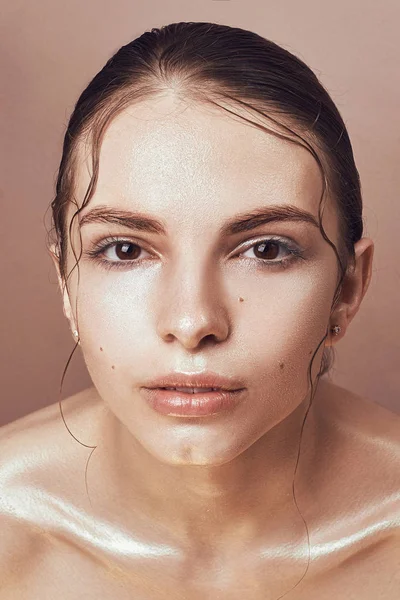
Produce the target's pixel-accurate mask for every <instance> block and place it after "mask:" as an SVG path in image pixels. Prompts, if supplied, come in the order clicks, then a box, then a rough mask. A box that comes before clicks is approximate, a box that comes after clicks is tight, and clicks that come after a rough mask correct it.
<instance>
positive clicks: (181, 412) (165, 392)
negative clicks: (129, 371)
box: [142, 387, 245, 417]
mask: <svg viewBox="0 0 400 600" xmlns="http://www.w3.org/2000/svg"><path fill="white" fill-rule="evenodd" d="M244 392H245V389H244V388H242V389H237V390H226V389H223V388H204V387H200V388H198V387H183V388H166V387H158V388H142V395H143V397H144V398H145V400H146V401H147V403H148V404H149V406H150V407H151V408H152V409H153V410H155V411H156V412H158V413H161V414H163V415H169V416H175V417H205V416H210V415H214V414H217V413H221V412H226V411H229V410H233V409H234V408H235V407H236V406H237V405H238V403H239V401H240V400H241V399H242V398H243V393H244Z"/></svg>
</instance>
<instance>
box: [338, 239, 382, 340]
mask: <svg viewBox="0 0 400 600" xmlns="http://www.w3.org/2000/svg"><path fill="white" fill-rule="evenodd" d="M354 252H355V263H354V266H353V267H351V268H350V269H349V271H348V273H346V276H345V278H344V280H343V285H342V292H341V295H340V300H339V302H338V303H337V305H336V307H335V309H334V312H333V314H332V316H331V320H330V327H332V326H333V325H339V326H340V328H341V331H340V333H339V334H338V335H333V334H332V333H331V332H330V333H329V337H328V340H327V344H326V346H333V345H335V343H336V342H337V341H339V340H340V339H342V337H343V336H344V335H345V334H346V330H347V328H348V326H349V325H350V323H351V321H352V320H353V318H354V316H355V315H356V314H357V312H358V309H359V308H360V304H361V302H362V299H363V298H364V296H365V293H366V291H367V289H368V287H369V284H370V281H371V276H372V260H373V256H374V242H373V241H372V240H371V239H369V238H362V239H361V240H359V241H358V242H357V243H356V244H354Z"/></svg>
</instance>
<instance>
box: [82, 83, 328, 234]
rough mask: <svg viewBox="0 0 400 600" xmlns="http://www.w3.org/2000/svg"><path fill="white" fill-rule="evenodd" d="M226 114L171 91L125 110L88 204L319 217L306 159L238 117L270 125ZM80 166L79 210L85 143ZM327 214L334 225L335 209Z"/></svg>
mask: <svg viewBox="0 0 400 600" xmlns="http://www.w3.org/2000/svg"><path fill="white" fill-rule="evenodd" d="M229 110H233V111H234V112H235V113H237V114H236V115H234V114H231V113H228V112H226V111H225V110H223V109H221V108H218V107H213V106H210V105H208V104H203V103H193V102H188V101H186V100H181V99H178V98H177V96H176V95H174V94H166V95H164V96H161V95H160V96H159V97H155V98H152V99H150V100H146V101H142V102H140V103H136V104H133V105H131V106H129V107H128V108H127V109H125V110H124V111H123V112H121V113H120V114H119V115H118V116H117V117H116V118H114V120H113V121H112V122H111V124H110V125H109V126H108V128H107V130H106V133H105V136H104V139H103V141H102V145H101V150H100V164H99V178H98V183H97V188H96V193H95V195H94V196H93V198H92V199H91V200H90V206H91V207H94V206H96V205H100V204H101V205H102V204H105V203H107V204H109V205H113V206H118V207H119V208H126V209H130V208H137V209H140V210H143V211H147V212H149V213H154V215H161V216H165V218H166V219H167V220H171V219H172V220H173V219H174V218H175V219H178V220H179V219H181V218H182V211H185V209H189V210H190V211H191V214H194V212H195V213H196V214H197V215H198V216H199V217H200V218H203V217H206V215H207V214H209V213H210V209H211V210H212V213H213V215H214V217H215V216H216V215H220V216H221V218H222V217H223V216H230V215H232V214H233V213H235V212H237V211H242V210H251V209H252V208H254V207H259V206H262V205H267V204H292V205H295V206H299V207H301V208H305V209H306V210H309V211H310V212H312V213H313V214H314V215H317V214H318V205H319V201H320V198H321V194H322V189H323V188H322V185H323V182H322V175H321V173H320V170H319V167H318V165H317V163H316V161H315V159H314V158H313V157H312V155H311V154H310V153H309V152H308V151H307V150H306V149H305V148H302V147H300V146H299V145H297V144H294V143H292V142H290V141H288V140H284V139H282V138H280V137H278V136H276V135H273V134H271V133H267V132H266V131H262V130H261V129H259V128H257V127H256V126H255V125H252V124H250V123H246V122H245V121H243V120H242V119H241V118H240V116H238V115H240V114H242V115H244V116H245V118H247V119H251V120H255V121H256V122H258V123H260V124H263V125H265V126H266V127H269V128H271V123H270V122H269V121H268V120H267V119H262V117H258V116H257V117H255V116H254V114H250V113H249V111H247V112H244V111H242V110H240V109H238V108H237V107H235V108H233V107H232V106H230V107H229ZM272 127H275V129H277V127H276V126H275V125H272ZM78 163H79V168H78V177H77V189H76V192H77V200H78V204H79V206H80V205H81V203H82V201H83V198H84V195H85V193H86V189H87V186H88V184H89V181H90V174H91V160H90V148H89V147H88V146H87V147H83V146H82V145H81V147H80V152H79V161H78ZM329 204H331V203H330V202H328V209H327V210H326V212H329ZM331 210H332V209H331ZM193 211H194V212H193ZM326 217H327V218H330V219H333V220H334V219H335V216H334V212H332V215H331V216H330V215H328V214H327V215H326ZM326 217H325V216H324V225H325V218H326Z"/></svg>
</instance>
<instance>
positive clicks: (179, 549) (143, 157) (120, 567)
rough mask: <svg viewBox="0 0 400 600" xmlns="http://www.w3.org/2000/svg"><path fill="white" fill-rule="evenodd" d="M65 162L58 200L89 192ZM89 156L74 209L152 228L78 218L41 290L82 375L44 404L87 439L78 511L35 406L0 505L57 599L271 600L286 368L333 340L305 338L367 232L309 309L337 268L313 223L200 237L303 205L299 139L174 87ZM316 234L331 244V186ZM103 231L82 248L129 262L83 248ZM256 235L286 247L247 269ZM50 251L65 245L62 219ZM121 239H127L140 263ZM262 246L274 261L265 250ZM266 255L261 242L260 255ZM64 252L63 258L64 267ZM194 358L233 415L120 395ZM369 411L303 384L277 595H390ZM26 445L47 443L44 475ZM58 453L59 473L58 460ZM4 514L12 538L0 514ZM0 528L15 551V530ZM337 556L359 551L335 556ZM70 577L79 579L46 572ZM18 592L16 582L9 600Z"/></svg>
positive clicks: (61, 441)
mask: <svg viewBox="0 0 400 600" xmlns="http://www.w3.org/2000/svg"><path fill="white" fill-rule="evenodd" d="M86 155H87V149H85V148H84V146H83V144H82V146H81V163H80V169H79V176H78V188H77V193H76V197H77V199H78V202H82V199H83V197H84V194H85V192H86V188H87V185H88V183H89V172H90V170H89V167H88V165H89V163H88V162H85V160H84V157H85V156H86ZM100 157H101V158H100V173H99V181H98V185H97V190H96V193H95V195H94V197H93V198H92V199H91V201H90V203H89V205H88V206H87V207H85V208H84V210H83V211H82V213H81V214H80V217H79V218H80V219H82V218H83V216H84V215H85V214H87V213H88V211H90V210H93V209H95V208H96V207H97V208H99V207H100V206H107V207H108V208H111V209H117V208H119V209H124V210H131V211H133V210H134V211H139V212H141V213H143V214H146V215H148V216H152V217H154V218H157V219H158V220H161V221H162V222H163V224H164V226H165V229H166V232H167V235H160V234H159V233H154V232H153V233H148V232H144V231H132V230H130V229H128V228H127V227H123V226H121V225H115V224H106V223H97V224H93V223H92V224H87V225H84V226H82V229H81V233H82V242H83V247H82V250H83V255H82V258H81V259H80V263H79V270H80V279H79V288H78V287H77V283H78V278H77V269H74V271H73V274H72V276H71V277H70V278H69V279H68V287H69V292H70V295H69V297H68V295H67V294H66V293H64V296H63V300H64V312H65V315H66V316H67V318H68V319H69V322H70V325H71V329H78V331H79V336H80V348H81V351H82V354H83V357H84V360H85V363H86V365H87V368H88V371H89V373H90V376H91V378H92V380H93V384H94V387H92V388H90V389H88V390H85V391H83V392H82V393H80V394H78V395H76V396H74V397H71V398H69V399H67V400H66V401H65V402H63V405H65V414H66V420H67V423H68V424H69V425H70V427H71V428H72V430H73V431H74V433H75V434H76V435H77V437H78V438H79V439H80V440H82V441H84V442H85V443H86V444H92V445H93V446H94V445H96V446H97V447H96V449H95V451H94V452H93V454H92V455H91V457H90V461H89V464H88V471H87V476H88V490H89V496H90V501H91V504H90V505H89V502H88V498H87V497H86V491H85V489H84V485H83V473H84V468H85V463H86V460H87V458H88V454H89V452H88V450H87V449H85V448H82V447H79V446H78V444H77V443H76V442H75V441H74V440H73V439H72V438H71V437H70V436H69V435H68V434H67V432H65V430H64V429H62V428H63V424H62V422H61V421H60V417H59V414H58V415H57V413H56V410H55V408H49V409H47V413H46V415H47V417H46V419H47V424H45V423H44V422H42V423H41V422H40V416H39V415H36V416H33V417H31V418H30V420H27V421H26V425H25V428H27V424H28V423H30V424H31V425H30V427H31V429H30V430H29V427H28V430H29V431H30V433H29V434H28V435H30V441H31V445H30V448H31V456H32V458H31V460H32V462H33V467H32V468H31V469H30V470H29V471H27V472H26V473H22V474H21V475H18V476H13V477H11V478H9V480H10V482H11V483H8V484H7V487H6V489H7V490H9V492H7V493H8V494H9V497H10V498H11V497H12V498H13V500H12V502H13V503H14V506H15V508H14V514H18V515H20V516H21V519H22V518H23V519H25V522H29V523H30V524H31V525H32V524H33V526H34V528H36V537H34V543H36V544H37V545H38V547H39V548H41V547H42V546H41V544H42V543H44V542H43V532H49V533H48V534H47V535H48V538H46V539H47V543H48V546H49V548H51V552H50V551H49V550H46V552H44V556H45V557H46V558H45V565H46V567H45V569H47V571H46V572H48V573H51V572H53V570H56V571H57V576H56V577H55V579H52V582H53V581H55V582H58V583H59V584H60V586H61V585H63V584H64V585H65V584H66V583H67V581H68V583H69V586H70V587H69V588H68V590H67V592H66V593H69V592H70V593H71V597H74V596H73V594H75V597H76V595H77V594H79V591H81V590H82V589H85V593H86V592H87V593H88V594H91V595H90V596H88V597H93V598H97V597H100V596H99V594H101V597H102V598H103V597H104V598H113V597H115V596H116V595H117V594H118V597H121V598H131V597H132V594H134V595H135V597H137V598H141V599H142V598H143V599H144V598H146V599H148V598H152V599H153V598H157V599H159V598H160V599H161V598H163V599H166V598H168V599H170V598H189V597H190V598H191V599H195V600H200V599H202V600H203V599H204V598H212V599H213V598H215V599H216V598H218V599H219V598H223V599H224V600H225V599H226V600H227V599H228V598H229V600H239V598H240V599H242V598H244V597H246V598H249V599H250V600H259V599H261V598H262V599H263V600H277V599H278V597H280V596H281V595H283V594H285V593H286V592H288V591H289V590H291V589H292V588H293V587H294V586H295V585H296V583H297V582H299V580H300V579H301V577H302V575H303V574H304V573H305V570H306V567H307V564H308V558H309V557H308V545H307V536H306V529H305V526H304V522H303V521H302V518H301V516H300V515H299V512H298V511H297V509H296V506H295V504H294V503H293V497H292V481H293V476H294V472H295V465H296V460H297V457H298V449H299V441H300V430H301V425H302V423H303V419H304V416H305V414H306V410H307V408H308V405H309V401H310V389H309V381H308V377H307V370H308V365H309V363H310V360H311V356H312V354H313V353H314V351H315V350H316V348H317V347H318V344H319V343H320V342H321V340H322V339H323V337H324V336H325V335H326V333H327V332H329V329H330V326H331V325H334V324H339V325H340V327H341V333H340V335H339V336H337V337H335V338H333V337H332V336H331V335H328V337H327V338H326V340H325V342H324V343H325V345H326V346H328V345H332V344H334V343H336V341H338V340H339V339H341V338H342V337H343V335H345V333H346V329H347V327H348V325H349V323H350V322H351V320H352V318H353V317H354V315H355V314H356V313H357V311H358V309H359V306H360V303H361V301H362V299H363V296H364V294H365V293H366V291H367V288H368V285H369V281H370V277H371V268H372V256H373V243H372V241H371V240H369V239H368V238H363V239H362V240H360V241H359V242H358V243H357V244H356V246H355V252H356V267H355V269H354V271H352V272H351V273H349V274H348V277H347V278H346V281H345V285H344V287H343V294H342V297H341V299H340V302H339V304H338V305H337V306H336V308H335V311H334V313H333V314H331V304H332V300H333V295H334V292H335V288H336V284H337V277H338V265H337V262H336V256H335V254H334V252H333V250H332V248H331V247H330V246H329V245H328V244H327V243H326V241H325V240H324V239H323V238H322V236H321V233H320V231H319V229H317V228H316V227H314V226H313V225H311V224H306V223H303V222H299V221H296V222H273V223H269V224H267V225H262V226H259V227H258V228H257V229H254V230H252V231H247V232H241V233H238V234H235V235H231V236H225V237H221V236H220V235H219V233H218V232H219V229H220V227H222V226H223V224H224V223H226V221H227V220H229V219H232V218H233V217H235V215H238V214H242V213H244V212H248V211H252V210H254V209H255V208H259V207H262V206H264V207H266V206H267V207H268V206H269V207H271V206H273V205H277V204H279V205H285V206H294V207H297V208H299V209H303V210H305V211H308V212H310V213H312V214H313V215H314V216H315V217H317V215H318V206H319V201H320V197H321V193H322V178H321V174H320V172H319V169H318V166H317V164H316V162H315V161H314V159H313V158H312V156H311V155H310V154H309V153H308V152H307V151H306V150H305V149H303V148H300V147H298V146H295V145H294V144H291V143H289V142H287V141H284V140H282V139H280V138H278V137H275V136H273V135H270V134H267V133H265V132H262V131H260V130H259V129H257V128H255V127H251V126H250V125H248V124H245V123H244V122H243V121H241V120H240V119H238V118H237V119H235V118H233V117H232V116H228V115H227V114H226V113H223V112H222V111H219V110H215V109H212V108H210V107H206V106H204V105H199V104H193V103H192V104H190V103H189V102H182V101H181V100H179V99H178V97H177V96H176V95H175V94H174V93H168V94H165V95H163V96H160V97H156V98H153V99H152V100H148V101H145V102H141V103H139V104H137V105H135V106H132V107H130V108H129V109H128V110H125V111H124V112H123V113H121V114H120V115H119V116H118V117H117V118H116V119H115V120H114V121H113V122H112V123H111V125H110V127H109V128H108V130H107V132H106V135H105V139H104V141H103V144H102V148H101V154H100ZM73 212H74V210H73V207H71V210H70V211H69V215H68V218H69V219H70V218H71V215H72V214H73ZM323 226H324V229H325V231H326V233H327V235H328V237H329V238H330V239H331V240H332V241H333V242H334V243H335V244H336V246H338V244H339V239H338V218H337V213H336V209H335V203H334V200H333V199H332V198H330V199H329V200H328V202H327V204H326V209H325V212H324V216H323ZM110 236H112V237H114V238H120V239H121V242H123V241H124V240H125V244H126V245H125V247H124V244H123V243H121V245H120V246H119V252H118V253H117V252H116V248H115V246H114V247H113V248H111V247H110V248H108V250H107V251H106V252H105V253H104V255H102V256H101V258H102V259H104V260H108V261H117V260H119V261H120V262H124V260H125V259H124V258H122V259H121V257H123V254H124V252H125V253H126V252H128V249H129V248H130V251H131V252H132V256H137V258H133V259H132V263H130V264H128V263H126V265H125V264H124V265H123V268H120V269H107V268H106V266H105V264H104V263H101V262H100V257H99V256H97V257H94V256H93V251H94V245H95V244H99V243H100V242H101V243H103V242H104V240H105V239H106V238H109V237H110ZM272 237H273V238H277V237H279V238H281V239H286V240H287V241H288V242H290V244H291V245H292V246H296V248H297V249H298V251H299V252H301V258H299V256H297V257H296V259H294V255H293V256H291V257H290V258H288V262H287V263H285V268H284V267H283V265H280V266H273V265H272V264H266V261H265V260H264V259H261V258H260V255H261V253H260V252H258V253H256V252H255V248H254V246H255V244H257V243H261V242H263V241H265V240H267V239H269V238H272ZM72 243H73V245H74V247H75V250H76V253H77V254H78V255H79V254H80V240H79V232H78V229H77V227H76V223H75V226H74V228H73V238H72ZM129 244H139V245H140V247H141V249H142V254H138V255H136V254H135V252H133V249H134V247H129ZM97 249H98V248H97ZM53 251H54V248H53ZM88 253H91V254H88ZM264 254H266V255H267V256H268V257H269V259H268V260H269V261H270V262H271V263H273V262H274V261H276V260H277V259H276V258H275V257H274V256H275V255H274V251H273V248H271V252H270V253H266V251H265V250H264ZM139 256H140V258H141V259H142V260H141V262H139ZM118 257H119V258H118ZM285 257H289V254H288V253H287V252H285V251H284V250H283V249H281V250H280V253H279V255H278V259H283V258H285ZM53 258H54V263H55V266H56V268H57V269H58V264H57V259H56V257H55V256H54V255H53ZM135 261H137V264H134V262H135ZM74 264H75V260H74V259H73V255H72V253H70V255H69V257H68V266H67V272H68V273H69V272H70V270H71V268H72V267H73V265H74ZM60 286H61V287H62V281H61V279H60ZM322 352H323V344H322V346H321V347H320V349H319V351H318V353H317V355H316V357H315V360H314V364H313V371H312V379H313V381H315V382H316V375H317V373H318V371H319V367H320V361H321V358H322ZM206 369H211V370H213V371H216V372H217V373H221V374H222V375H228V376H237V377H240V378H241V379H243V381H244V385H245V387H246V388H247V394H246V396H245V398H244V399H243V402H242V403H241V404H240V405H239V406H238V407H237V408H236V409H235V410H234V411H232V412H229V413H220V414H218V415H212V416H210V417H201V418H196V419H184V418H174V417H170V416H166V415H160V414H158V413H156V412H154V411H153V410H151V408H150V407H149V406H148V404H147V403H146V402H145V401H144V400H143V398H142V396H141V393H140V386H141V385H143V382H144V381H146V380H147V379H149V378H150V377H155V376H157V375H163V374H165V373H167V372H170V371H173V370H176V371H182V372H188V373H193V372H201V371H203V370H206ZM388 415H389V413H388V412H387V411H385V410H384V409H382V408H381V407H378V406H374V405H372V404H370V403H368V402H366V401H364V400H362V399H361V398H359V397H357V396H356V395H354V394H352V393H351V392H349V391H347V390H343V389H342V388H339V387H338V386H334V385H333V384H330V383H329V382H327V381H325V380H321V381H320V382H319V383H318V386H317V391H316V395H315V397H314V399H313V404H312V407H311V410H310V413H309V415H308V417H307V422H306V426H305V430H304V433H303V440H302V446H301V456H300V463H299V469H298V471H297V473H296V498H297V500H298V503H299V507H300V509H301V514H302V515H303V517H304V519H305V520H306V522H307V525H308V527H309V531H310V535H311V539H310V543H311V548H312V555H311V563H310V570H309V572H308V574H307V575H306V577H305V580H304V583H303V584H300V585H299V587H298V588H297V589H296V590H294V591H293V592H290V593H289V594H288V597H290V598H293V599H295V600H305V599H307V600H314V599H315V600H316V599H318V600H324V599H325V598H326V599H328V598H333V597H341V596H342V597H344V596H345V594H346V592H347V591H348V590H349V589H351V590H352V591H353V592H354V591H355V592H357V593H358V594H359V597H362V598H365V599H366V600H375V599H376V598H377V597H379V596H378V593H381V592H382V590H383V591H384V592H385V593H386V596H385V597H387V598H389V599H390V600H394V599H395V598H396V597H397V596H396V593H397V592H396V587H395V582H394V583H393V581H392V580H391V579H390V576H391V574H392V573H393V572H394V559H393V556H394V554H393V547H394V546H393V545H391V542H390V540H391V539H396V540H398V528H395V527H394V525H393V526H392V524H393V523H394V522H395V519H396V518H397V516H398V509H396V508H395V507H396V502H395V501H396V498H398V479H397V480H396V478H395V477H393V471H394V467H393V464H394V459H395V457H396V456H398V453H399V435H398V426H397V428H396V426H395V424H394V419H393V417H392V416H391V415H390V417H389V416H388ZM46 419H44V413H43V421H45V420H46ZM371 428H372V429H373V431H372V430H371ZM61 431H63V432H64V433H61ZM8 432H9V433H7V432H6V433H5V434H4V435H3V438H2V440H3V441H2V444H3V449H4V453H5V454H4V455H5V456H6V462H7V460H9V461H10V462H11V458H10V457H11V456H13V453H15V452H16V447H17V446H16V444H17V442H16V441H15V440H18V439H20V438H21V436H23V435H26V434H22V433H19V432H18V428H16V427H15V426H14V431H12V430H10V429H9V430H8ZM38 432H41V434H40V435H39V433H38ZM11 434H12V435H11ZM63 436H64V437H63ZM377 439H379V440H381V442H382V443H381V444H380V446H379V449H377V448H376V446H374V443H375V441H376V440H377ZM43 443H45V447H46V448H47V447H51V448H53V453H52V458H51V461H52V462H51V466H50V467H49V466H46V468H45V465H44V461H43V458H41V456H42V454H40V448H42V445H43ZM366 449H367V450H366ZM7 457H8V459H7ZM62 460H63V461H64V463H63V464H65V465H67V466H66V467H65V469H64V470H61V472H60V461H62ZM391 465H392V466H391ZM15 470H16V471H18V469H17V468H16V469H15ZM56 471H57V473H58V474H59V479H57V478H55V477H54V474H55V472H56ZM33 474H34V475H33ZM52 474H53V476H52ZM21 480H22V481H23V482H24V486H22V489H23V493H21V492H20V491H19V490H21V487H18V485H17V482H19V481H21ZM71 481H73V482H80V484H81V487H80V488H79V487H78V485H77V486H75V485H73V486H71ZM27 488H29V493H31V494H32V493H33V492H32V490H35V492H38V497H39V498H40V500H38V503H39V504H40V503H41V510H40V511H37V512H35V513H33V512H32V508H30V509H29V508H27V507H26V505H24V502H23V498H24V497H25V496H24V494H26V490H27ZM396 490H397V492H396ZM389 499H390V502H389ZM384 500H387V502H386V504H385V502H384ZM396 510H397V512H396ZM29 511H30V512H29ZM3 512H4V513H6V512H7V511H5V510H4V511H3ZM6 522H7V524H9V523H11V525H9V527H10V531H11V530H13V531H15V526H14V525H13V524H12V523H13V521H12V517H10V516H9V515H8V513H7V518H6ZM13 527H14V529H12V528H13ZM391 535H392V538H391V537H390V536H391ZM7 539H8V538H7ZM31 539H32V538H31V537H29V540H31ZM55 539H56V540H61V545H58V542H57V543H55V542H54V540H55ZM18 540H19V543H18V544H17V546H16V548H17V549H18V552H21V548H22V547H23V540H25V538H23V537H22V533H20V532H19V533H18ZM38 540H39V541H38ZM25 541H26V540H25ZM63 544H65V547H64V546H63ZM67 547H68V548H70V547H73V548H74V551H72V552H70V553H69V554H68V557H69V558H68V561H69V562H68V563H67V565H68V567H67V568H66V570H65V571H66V572H64V573H61V571H60V570H58V569H57V560H60V561H63V558H65V556H66V553H67V550H66V548H67ZM357 555H363V556H364V559H363V560H362V561H360V562H357V560H355V558H354V557H356V556H357ZM63 564H64V565H65V561H64V562H63ZM377 564H381V565H382V564H384V567H380V568H381V569H382V571H381V574H382V575H381V578H380V579H379V580H378V578H377V579H376V581H375V583H374V585H367V584H366V581H365V577H364V575H365V573H366V572H368V571H370V570H371V568H373V567H374V565H375V566H376V565H377ZM385 569H386V571H385ZM72 572H74V573H79V575H80V581H79V584H78V583H75V581H74V580H72V579H70V580H68V573H72ZM35 573H36V575H35ZM29 577H32V578H31V580H30V585H31V587H30V590H32V589H35V592H36V593H37V594H42V595H43V593H44V592H46V593H48V592H49V590H50V589H51V590H52V591H54V590H55V589H56V588H55V587H54V590H53V588H50V587H49V585H50V586H51V585H53V583H51V584H48V586H47V587H45V584H44V583H43V581H42V582H41V581H40V577H39V572H38V571H36V572H34V574H33V575H32V576H31V575H29ZM9 581H11V577H10V576H9ZM27 581H28V580H27ZM10 585H11V584H10ZM54 585H56V584H54ZM385 585H386V588H384V586H385ZM32 586H33V587H32ZM9 589H11V587H10V588H9ZM25 597H27V596H24V595H23V592H21V594H20V596H19V598H20V600H22V599H23V598H25ZM0 598H1V600H3V598H4V599H6V598H7V599H8V598H11V596H7V595H6V594H5V595H4V596H3V597H2V596H1V595H0Z"/></svg>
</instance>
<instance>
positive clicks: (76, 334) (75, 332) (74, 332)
mask: <svg viewBox="0 0 400 600" xmlns="http://www.w3.org/2000/svg"><path fill="white" fill-rule="evenodd" d="M72 333H73V334H74V336H75V337H76V338H77V337H78V335H79V334H78V332H77V330H76V329H74V331H73V332H72Z"/></svg>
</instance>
